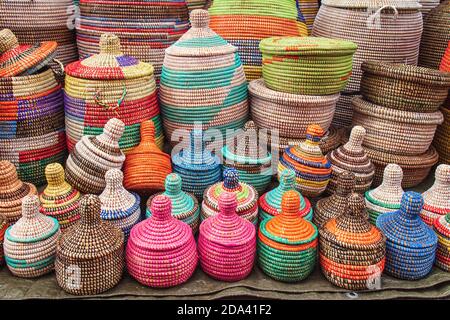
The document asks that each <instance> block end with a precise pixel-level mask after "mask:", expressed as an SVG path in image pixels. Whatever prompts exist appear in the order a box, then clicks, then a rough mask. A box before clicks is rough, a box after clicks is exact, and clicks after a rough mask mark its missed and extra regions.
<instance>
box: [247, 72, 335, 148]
mask: <svg viewBox="0 0 450 320" xmlns="http://www.w3.org/2000/svg"><path fill="white" fill-rule="evenodd" d="M248 90H249V93H250V113H251V116H252V119H253V121H254V122H255V124H256V126H257V127H258V128H259V129H268V130H269V129H270V130H275V129H276V130H278V134H279V136H281V137H285V138H295V139H305V137H306V129H307V127H308V126H309V125H310V124H311V123H316V124H318V125H320V126H321V127H322V129H323V130H324V131H327V130H328V129H329V127H330V124H331V120H332V119H333V115H334V110H335V108H336V102H337V100H338V99H339V94H338V93H336V94H332V95H326V96H310V95H299V94H290V93H285V92H278V91H274V90H271V89H269V88H267V86H266V84H265V82H264V80H263V79H258V80H254V81H252V82H250V84H249V86H248Z"/></svg>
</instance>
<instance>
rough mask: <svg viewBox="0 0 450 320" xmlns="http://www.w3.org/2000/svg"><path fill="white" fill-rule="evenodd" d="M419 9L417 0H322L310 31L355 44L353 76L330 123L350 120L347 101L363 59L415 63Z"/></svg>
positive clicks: (354, 90) (419, 31) (356, 84)
mask: <svg viewBox="0 0 450 320" xmlns="http://www.w3.org/2000/svg"><path fill="white" fill-rule="evenodd" d="M419 9H420V5H419V3H418V1H416V0H360V1H348V0H322V5H321V7H320V9H319V12H318V14H317V17H316V19H315V21H314V26H313V31H312V35H313V36H315V37H326V38H333V39H346V40H350V41H353V42H354V43H356V44H357V45H358V50H357V51H356V53H355V55H354V57H353V58H354V59H353V71H352V76H351V77H350V80H349V82H348V84H347V87H346V88H345V91H344V92H343V94H342V95H341V99H340V100H339V101H338V103H337V106H336V113H335V117H334V120H333V124H335V125H336V126H339V127H340V126H350V124H351V120H352V105H351V104H350V101H351V98H352V96H353V95H355V94H358V91H359V89H360V81H361V76H362V70H361V64H362V62H363V61H365V60H378V61H385V62H393V63H407V64H411V65H416V64H417V59H418V55H419V46H420V37H421V34H422V27H423V22H422V13H421V12H420V11H419ZM366 129H367V128H366Z"/></svg>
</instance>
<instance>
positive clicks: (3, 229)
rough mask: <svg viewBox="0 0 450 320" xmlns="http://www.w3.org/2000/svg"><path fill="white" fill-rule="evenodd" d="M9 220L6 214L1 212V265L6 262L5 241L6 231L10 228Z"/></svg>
mask: <svg viewBox="0 0 450 320" xmlns="http://www.w3.org/2000/svg"><path fill="white" fill-rule="evenodd" d="M8 227H9V225H8V220H7V219H6V217H5V215H3V214H0V266H3V265H4V264H5V254H4V251H3V242H4V240H5V232H6V229H8Z"/></svg>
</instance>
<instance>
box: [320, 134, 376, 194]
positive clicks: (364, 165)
mask: <svg viewBox="0 0 450 320" xmlns="http://www.w3.org/2000/svg"><path fill="white" fill-rule="evenodd" d="M365 135H366V129H364V128H363V127H361V126H355V127H353V129H352V131H351V132H350V137H349V141H348V142H347V143H346V144H344V145H343V146H341V147H339V148H337V149H336V150H333V151H331V152H330V153H329V154H327V159H328V161H330V163H331V168H332V173H331V179H330V182H329V183H328V186H327V192H328V193H334V192H335V191H336V184H337V180H338V176H339V174H340V173H341V172H343V171H345V170H348V171H350V172H353V173H354V174H355V180H356V185H355V189H354V191H355V192H357V193H364V192H366V191H367V190H369V188H370V185H371V184H372V179H373V176H374V174H375V166H374V165H373V164H372V161H370V158H369V157H368V156H367V153H366V152H365V151H364V149H363V147H362V143H363V141H364V137H365Z"/></svg>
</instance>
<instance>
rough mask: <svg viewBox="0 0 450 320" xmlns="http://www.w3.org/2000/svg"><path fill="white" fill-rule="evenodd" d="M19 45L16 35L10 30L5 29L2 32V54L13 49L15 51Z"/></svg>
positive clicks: (0, 32)
mask: <svg viewBox="0 0 450 320" xmlns="http://www.w3.org/2000/svg"><path fill="white" fill-rule="evenodd" d="M18 45H19V41H18V40H17V37H16V36H15V34H14V33H13V32H12V31H11V30H9V29H3V30H1V31H0V54H3V53H5V52H6V51H9V50H11V49H14V48H15V47H17V46H18Z"/></svg>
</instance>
